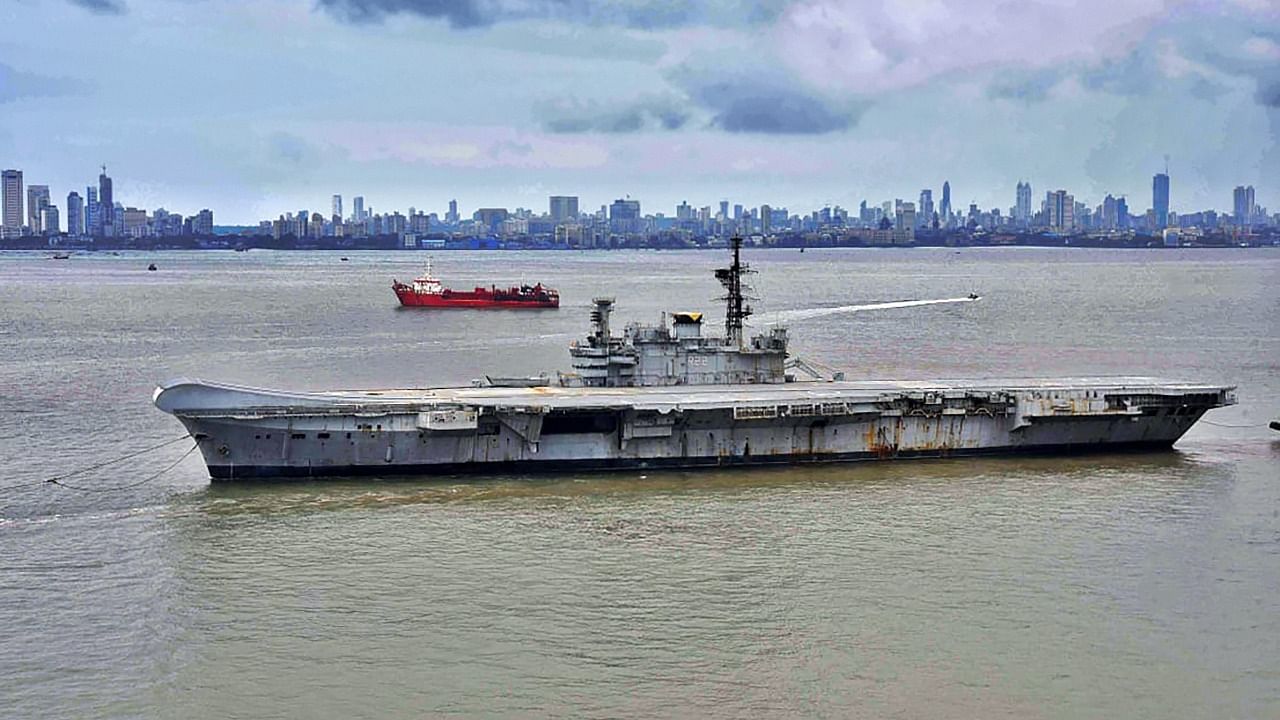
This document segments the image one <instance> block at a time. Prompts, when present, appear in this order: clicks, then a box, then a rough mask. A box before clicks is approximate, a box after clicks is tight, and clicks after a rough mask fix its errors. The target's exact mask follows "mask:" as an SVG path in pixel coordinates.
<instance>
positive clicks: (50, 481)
mask: <svg viewBox="0 0 1280 720" xmlns="http://www.w3.org/2000/svg"><path fill="white" fill-rule="evenodd" d="M190 437H191V436H190V435H180V436H178V437H176V438H173V439H172V440H166V441H164V442H162V443H160V444H158V445H152V446H151V447H146V448H143V449H141V450H135V451H134V452H131V453H126V454H124V455H121V456H120V457H117V458H112V459H111V460H105V461H103V462H100V463H94V464H93V465H86V466H85V467H82V468H79V469H77V470H72V471H71V472H69V473H63V474H61V475H55V476H53V477H51V478H45V479H44V480H29V481H27V482H21V483H14V484H12V485H5V486H3V487H0V492H7V491H9V490H16V489H17V488H21V487H28V486H32V485H57V486H59V487H65V488H67V489H69V490H83V491H85V492H97V491H98V489H94V488H82V487H75V486H71V485H67V484H66V483H64V482H62V481H63V480H66V479H67V478H71V477H75V476H77V475H83V474H85V473H87V472H92V471H94V470H100V469H102V468H104V467H109V466H111V465H115V464H117V463H121V462H124V461H125V460H128V459H130V458H135V457H138V456H139V455H145V454H147V453H149V452H155V451H156V450H159V449H161V448H165V447H168V446H170V445H172V444H174V443H176V442H181V441H182V440H186V439H188V438H190ZM195 449H196V446H195V445H192V446H191V449H190V450H188V451H187V452H186V453H185V454H183V456H182V457H180V458H178V460H177V461H176V462H174V463H173V464H172V465H170V466H169V467H166V468H165V469H164V470H161V471H160V472H158V473H156V474H155V475H152V476H150V477H148V478H147V479H146V480H143V481H141V482H137V483H132V484H129V485H121V486H119V487H113V488H101V491H103V492H106V491H109V490H125V489H128V488H131V487H137V486H138V485H142V484H143V483H147V482H151V481H152V480H155V479H156V478H158V477H160V476H161V475H163V474H165V473H166V472H168V471H170V470H172V469H173V468H175V467H177V465H178V463H179V462H182V461H183V460H184V459H185V458H186V457H187V455H190V454H191V453H192V452H193V451H194V450H195Z"/></svg>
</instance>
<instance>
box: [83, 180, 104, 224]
mask: <svg viewBox="0 0 1280 720" xmlns="http://www.w3.org/2000/svg"><path fill="white" fill-rule="evenodd" d="M84 193H85V197H86V198H88V199H87V200H86V201H85V204H84V234H85V235H91V236H97V235H101V234H102V218H101V216H100V214H99V213H100V210H99V209H98V188H96V187H94V186H92V185H89V186H87V187H85V189H84Z"/></svg>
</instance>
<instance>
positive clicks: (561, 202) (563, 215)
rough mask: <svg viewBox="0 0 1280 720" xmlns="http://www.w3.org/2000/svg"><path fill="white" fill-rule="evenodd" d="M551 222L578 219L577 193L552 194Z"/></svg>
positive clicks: (557, 222)
mask: <svg viewBox="0 0 1280 720" xmlns="http://www.w3.org/2000/svg"><path fill="white" fill-rule="evenodd" d="M550 205H551V207H550V212H551V222H553V223H556V224H557V225H559V224H560V223H566V222H571V221H573V220H577V219H578V196H577V195H552V196H551V200H550Z"/></svg>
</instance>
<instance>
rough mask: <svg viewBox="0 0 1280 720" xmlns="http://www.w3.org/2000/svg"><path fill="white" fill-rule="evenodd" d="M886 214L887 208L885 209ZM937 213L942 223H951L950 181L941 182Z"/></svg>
mask: <svg viewBox="0 0 1280 720" xmlns="http://www.w3.org/2000/svg"><path fill="white" fill-rule="evenodd" d="M885 214H888V208H886V209H885ZM938 214H939V215H941V216H942V224H943V225H949V224H950V223H951V182H950V181H943V183H942V203H941V204H940V205H939V206H938Z"/></svg>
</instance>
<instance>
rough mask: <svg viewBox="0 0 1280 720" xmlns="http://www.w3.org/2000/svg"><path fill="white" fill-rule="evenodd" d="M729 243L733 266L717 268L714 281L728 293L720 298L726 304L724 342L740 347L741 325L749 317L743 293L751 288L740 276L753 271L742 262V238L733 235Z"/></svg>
mask: <svg viewBox="0 0 1280 720" xmlns="http://www.w3.org/2000/svg"><path fill="white" fill-rule="evenodd" d="M729 242H730V244H731V245H732V246H733V264H732V265H730V266H729V267H727V268H717V269H716V279H717V280H719V281H720V284H721V285H723V286H724V287H725V290H728V291H729V292H728V294H727V295H725V296H724V297H723V298H721V300H724V301H725V303H726V307H725V313H724V330H725V339H726V342H728V343H729V344H730V345H737V346H738V347H742V324H743V321H744V320H746V319H747V318H748V317H750V316H751V306H750V305H748V304H747V303H746V299H747V296H746V295H745V294H744V293H743V291H744V290H750V289H751V287H750V286H749V285H745V284H744V283H743V282H742V276H743V275H745V274H747V273H750V272H754V271H753V270H751V266H750V265H746V264H743V262H742V238H741V237H738V236H736V235H735V236H734V237H732V238H730V239H729Z"/></svg>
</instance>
